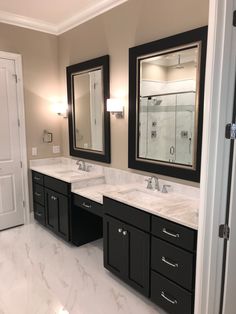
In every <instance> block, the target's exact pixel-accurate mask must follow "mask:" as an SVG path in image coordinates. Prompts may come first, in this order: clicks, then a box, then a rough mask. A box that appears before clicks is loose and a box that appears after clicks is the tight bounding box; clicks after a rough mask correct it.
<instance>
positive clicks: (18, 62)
mask: <svg viewBox="0 0 236 314" xmlns="http://www.w3.org/2000/svg"><path fill="white" fill-rule="evenodd" d="M0 58H1V59H8V60H14V61H15V67H16V75H17V84H16V89H17V107H18V116H19V120H20V128H19V136H20V154H21V161H22V171H21V174H22V175H21V179H22V187H23V190H22V193H23V199H24V202H25V203H24V205H25V206H24V223H25V224H28V223H29V222H30V208H29V187H28V162H27V144H26V130H25V106H24V92H23V73H22V57H21V55H20V54H16V53H11V52H5V51H0Z"/></svg>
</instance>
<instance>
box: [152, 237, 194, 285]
mask: <svg viewBox="0 0 236 314" xmlns="http://www.w3.org/2000/svg"><path fill="white" fill-rule="evenodd" d="M151 252H152V255H151V268H152V269H153V270H155V271H157V272H159V273H161V274H162V275H164V276H165V277H167V278H169V279H171V280H173V281H175V282H176V283H178V284H180V285H181V286H182V287H184V288H186V289H188V290H192V289H193V284H194V277H195V276H194V274H195V255H194V254H193V253H190V252H187V251H185V250H182V249H180V248H178V247H175V246H173V245H172V244H169V243H167V242H165V241H162V240H160V239H157V238H155V237H152V251H151Z"/></svg>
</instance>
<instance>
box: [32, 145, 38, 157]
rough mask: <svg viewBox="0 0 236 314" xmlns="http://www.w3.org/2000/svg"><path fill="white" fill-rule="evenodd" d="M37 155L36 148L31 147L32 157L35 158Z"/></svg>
mask: <svg viewBox="0 0 236 314" xmlns="http://www.w3.org/2000/svg"><path fill="white" fill-rule="evenodd" d="M37 155H38V149H37V147H32V156H37Z"/></svg>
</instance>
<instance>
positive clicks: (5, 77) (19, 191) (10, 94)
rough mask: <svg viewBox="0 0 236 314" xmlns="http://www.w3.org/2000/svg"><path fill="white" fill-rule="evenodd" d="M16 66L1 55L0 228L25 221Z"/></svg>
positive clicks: (12, 61)
mask: <svg viewBox="0 0 236 314" xmlns="http://www.w3.org/2000/svg"><path fill="white" fill-rule="evenodd" d="M21 167H22V164H21V147H20V131H19V117H18V104H17V82H16V65H15V61H14V60H8V59H2V58H0V230H3V229H6V228H10V227H13V226H16V225H20V224H23V223H24V206H23V180H22V168H21Z"/></svg>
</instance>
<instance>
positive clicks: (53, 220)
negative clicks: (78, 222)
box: [32, 171, 70, 241]
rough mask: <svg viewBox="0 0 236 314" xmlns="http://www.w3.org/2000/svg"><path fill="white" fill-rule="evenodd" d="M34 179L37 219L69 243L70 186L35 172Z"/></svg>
mask: <svg viewBox="0 0 236 314" xmlns="http://www.w3.org/2000/svg"><path fill="white" fill-rule="evenodd" d="M37 178H40V179H37ZM32 179H33V191H34V217H35V219H36V220H37V221H38V222H40V223H41V224H43V225H45V226H46V227H47V228H48V229H50V230H51V231H53V232H54V233H55V234H57V235H58V236H60V237H61V238H63V239H64V240H66V241H69V240H70V224H69V219H70V184H69V183H67V182H64V181H61V180H58V179H55V178H52V177H49V176H46V175H43V174H40V173H37V172H35V171H32ZM35 181H36V182H37V183H36V182H35ZM39 205H40V206H39Z"/></svg>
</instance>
